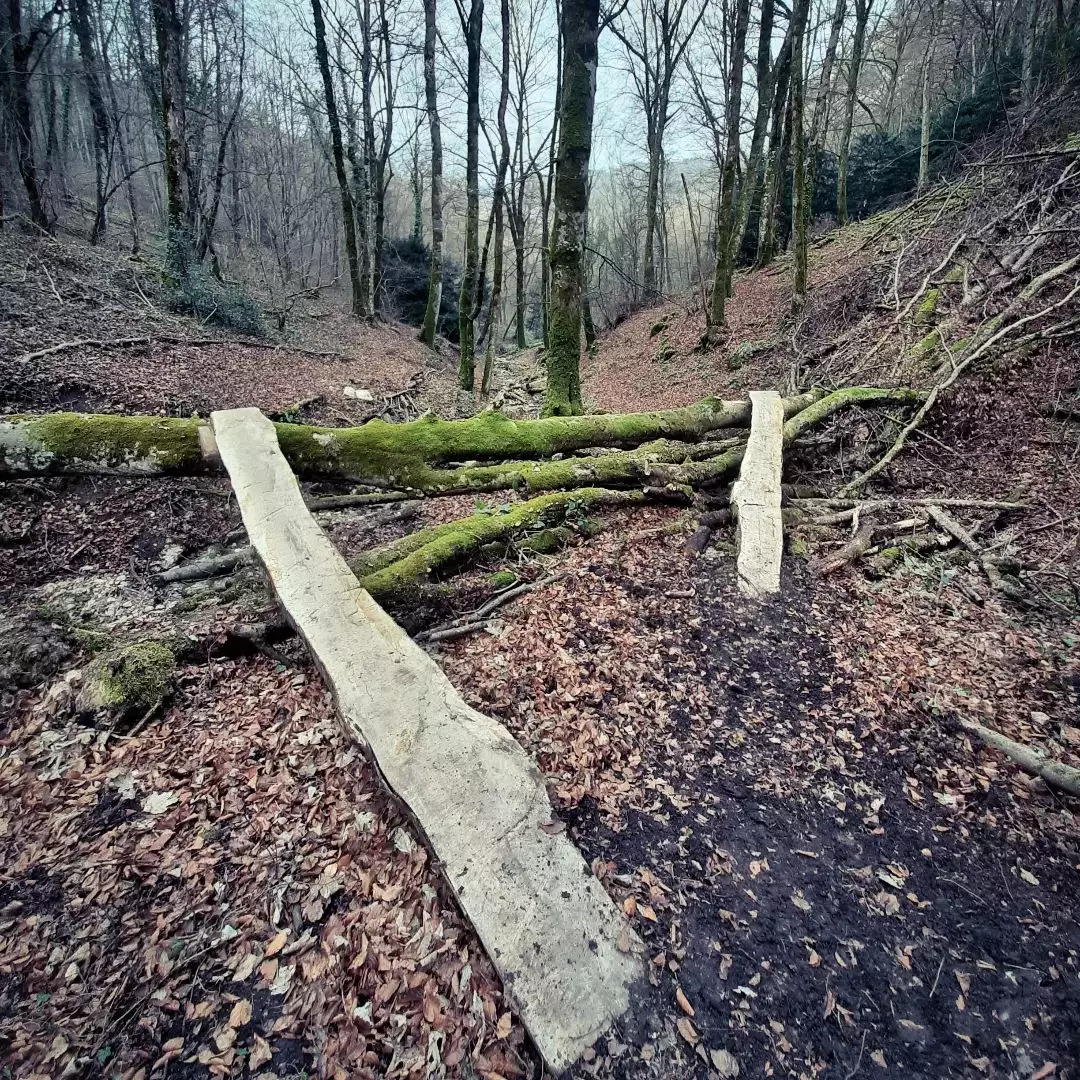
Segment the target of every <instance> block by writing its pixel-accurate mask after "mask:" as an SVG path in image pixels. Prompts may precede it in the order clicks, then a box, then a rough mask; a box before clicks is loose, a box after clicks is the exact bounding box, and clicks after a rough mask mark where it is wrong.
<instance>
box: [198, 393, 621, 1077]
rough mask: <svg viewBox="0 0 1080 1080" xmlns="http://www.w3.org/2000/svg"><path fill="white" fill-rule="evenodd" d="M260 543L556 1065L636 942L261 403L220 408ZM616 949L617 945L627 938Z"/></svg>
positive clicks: (217, 418)
mask: <svg viewBox="0 0 1080 1080" xmlns="http://www.w3.org/2000/svg"><path fill="white" fill-rule="evenodd" d="M211 422H212V424H213V428H214V435H215V438H216V442H217V448H218V452H219V453H220V455H221V460H222V462H223V463H224V465H225V468H226V469H227V470H228V473H229V476H230V477H231V479H232V483H233V487H234V488H235V491H236V497H237V500H238V502H239V505H240V512H241V514H242V515H243V520H244V526H245V528H246V529H247V532H248V535H249V537H250V539H251V543H252V545H253V547H254V549H255V551H256V553H257V554H258V556H259V558H260V559H261V560H262V562H263V564H264V565H265V567H266V570H267V572H268V574H269V576H270V580H271V582H272V584H273V587H274V590H275V591H276V593H277V595H278V599H279V600H280V601H281V604H282V607H283V608H284V609H285V611H286V612H287V613H288V616H289V618H290V619H291V620H292V622H293V624H294V625H295V626H296V628H297V630H298V631H299V633H300V634H301V635H302V636H303V638H304V640H305V641H306V642H307V644H308V646H309V648H310V649H311V652H312V654H313V655H314V656H315V658H316V660H317V662H318V664H319V666H320V668H321V669H322V672H323V675H324V676H325V678H326V681H327V683H328V684H329V686H330V688H331V689H332V691H333V693H334V695H335V698H336V700H337V706H338V710H339V712H340V715H341V717H342V719H343V721H344V723H345V726H346V727H347V729H348V730H349V732H350V733H351V734H352V735H353V736H354V737H355V738H356V739H357V740H358V741H359V742H360V743H361V744H363V745H364V746H365V747H366V748H367V750H368V752H369V753H370V755H371V756H372V757H373V758H374V760H375V762H376V763H377V765H378V767H379V770H380V771H381V773H382V776H383V777H384V779H385V781H386V783H387V785H388V787H389V788H390V790H391V791H392V792H393V793H394V794H396V795H397V797H398V798H399V799H400V800H401V801H402V802H403V803H404V804H405V805H406V806H407V808H408V809H409V811H410V812H411V813H412V815H413V818H414V820H415V821H416V823H417V824H418V826H419V827H420V829H421V830H422V831H423V833H424V834H425V835H426V837H427V840H428V843H429V844H430V846H431V848H432V849H433V851H434V853H435V855H436V857H437V858H438V859H439V860H441V863H442V869H443V872H444V873H445V875H446V877H447V879H448V880H449V882H450V884H451V886H452V887H453V889H454V892H455V893H456V894H457V897H458V900H459V902H460V904H461V907H462V909H463V911H464V912H465V914H466V916H467V917H468V918H469V920H470V921H471V922H472V924H473V926H474V927H475V928H476V931H477V933H478V935H479V936H480V940H481V941H482V942H483V944H484V947H485V949H486V950H487V952H488V955H489V956H490V957H491V958H492V960H493V962H494V964H495V966H496V968H497V969H498V971H499V973H500V975H501V976H502V978H503V983H504V986H505V988H506V992H507V994H508V995H509V998H510V1000H511V1002H512V1003H513V1004H514V1006H515V1009H516V1011H517V1013H518V1015H519V1016H520V1017H521V1019H522V1022H523V1023H524V1024H525V1027H526V1028H527V1029H528V1031H529V1033H530V1034H531V1036H532V1038H533V1040H534V1042H535V1043H536V1046H537V1048H538V1049H539V1051H540V1053H541V1054H542V1056H543V1057H544V1060H545V1061H546V1062H547V1064H548V1066H549V1067H550V1068H551V1069H553V1070H555V1071H556V1072H559V1071H561V1070H563V1069H564V1068H566V1067H567V1066H568V1065H570V1064H571V1063H573V1062H574V1061H576V1060H577V1059H578V1057H579V1056H580V1055H581V1053H582V1052H583V1051H584V1050H585V1049H586V1048H587V1047H588V1046H590V1045H591V1044H592V1043H593V1042H594V1041H595V1039H596V1038H597V1037H598V1036H599V1035H601V1034H602V1033H603V1032H604V1031H605V1030H606V1029H607V1028H608V1027H609V1026H610V1024H611V1023H612V1021H613V1020H614V1019H616V1018H617V1017H618V1016H620V1015H621V1014H622V1013H623V1012H624V1011H625V1010H626V1009H627V1007H628V1004H629V999H630V987H631V984H632V982H633V981H634V980H635V978H637V977H638V975H639V974H640V973H641V966H642V965H641V961H640V959H639V958H638V956H637V955H635V954H637V953H638V951H639V949H640V943H639V942H638V941H637V939H636V937H635V936H634V935H633V933H632V932H631V931H630V929H629V928H628V927H627V925H626V924H625V921H624V920H623V917H622V915H621V913H620V912H619V911H618V909H617V908H616V907H615V905H614V904H613V903H612V902H611V900H610V898H609V897H608V896H607V894H606V893H605V892H604V889H603V887H602V886H601V885H600V883H599V882H598V881H597V880H596V878H595V877H594V875H593V874H592V873H591V871H590V870H589V867H588V866H587V865H586V863H585V861H584V860H583V859H582V857H581V855H580V853H579V852H578V851H577V849H576V848H575V847H574V846H573V845H572V844H571V843H570V841H569V840H568V839H566V837H565V836H561V835H554V836H552V835H548V833H547V832H545V831H544V826H545V825H549V823H550V822H551V821H552V809H551V804H550V802H549V800H548V796H547V792H546V790H545V787H544V781H543V777H542V776H541V774H540V771H539V769H537V767H536V765H535V764H534V763H533V761H532V760H531V758H530V757H529V756H528V755H527V754H526V753H525V751H524V750H523V749H522V748H521V747H520V746H519V745H518V743H517V742H516V741H515V740H514V739H513V737H512V736H511V735H510V734H509V732H507V731H506V729H505V728H503V727H502V725H500V724H498V723H497V722H496V721H494V720H492V719H491V718H490V717H487V716H484V715H482V714H481V713H479V712H477V711H476V710H475V709H471V708H470V707H469V706H468V705H466V704H465V702H464V701H463V700H462V698H461V696H460V695H459V694H458V692H457V691H456V690H455V689H454V687H453V686H452V685H451V684H450V682H449V680H448V679H447V678H446V676H445V675H443V673H442V671H441V670H440V669H439V667H438V666H437V665H436V664H435V663H434V661H432V660H431V658H430V657H429V656H428V655H427V654H426V653H425V652H424V651H423V650H422V649H421V648H420V647H419V646H417V645H416V644H414V642H413V641H412V640H411V639H410V638H409V637H408V636H407V635H406V634H405V633H404V631H403V630H402V629H401V628H400V627H399V626H398V625H397V624H396V623H395V622H394V621H393V620H392V619H391V618H390V617H389V616H388V615H387V614H386V613H385V612H384V611H383V610H382V608H380V607H379V605H378V604H376V603H375V601H374V600H372V599H371V597H370V596H369V595H368V594H367V593H366V592H365V591H364V590H363V589H362V588H361V587H360V585H359V584H358V582H357V580H356V578H355V577H354V576H353V574H352V573H351V572H350V570H349V568H348V566H347V565H346V563H345V560H344V559H343V558H342V556H341V555H340V553H339V552H338V551H337V549H336V548H335V547H334V545H333V544H332V543H331V542H330V540H329V539H328V538H327V536H326V534H325V533H323V531H322V530H321V529H320V528H319V526H318V525H317V523H316V522H315V519H314V518H313V517H312V516H311V514H310V513H309V512H308V510H307V508H306V507H305V506H304V501H303V498H302V496H301V493H300V490H299V486H298V484H297V482H296V477H295V476H294V475H293V472H292V470H291V469H290V468H289V465H288V463H287V462H286V460H285V458H284V456H283V455H282V454H281V451H280V449H279V448H278V444H277V436H276V434H275V431H274V428H273V425H272V424H271V423H270V422H269V421H268V420H267V419H266V418H265V417H264V416H263V415H262V414H261V413H260V412H259V411H258V410H257V409H236V410H231V411H228V412H216V413H214V414H213V415H212V417H211ZM620 946H621V948H620Z"/></svg>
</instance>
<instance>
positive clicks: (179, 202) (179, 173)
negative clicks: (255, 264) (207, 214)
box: [150, 0, 194, 273]
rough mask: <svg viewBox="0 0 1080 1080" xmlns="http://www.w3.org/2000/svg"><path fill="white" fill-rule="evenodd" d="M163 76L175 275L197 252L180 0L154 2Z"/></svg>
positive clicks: (167, 189)
mask: <svg viewBox="0 0 1080 1080" xmlns="http://www.w3.org/2000/svg"><path fill="white" fill-rule="evenodd" d="M150 10H151V12H152V14H153V19H154V36H155V39H156V41H157V53H158V72H159V76H160V86H159V93H160V98H159V102H160V107H161V127H162V137H163V142H164V148H165V152H164V159H165V160H164V170H165V200H166V217H167V221H168V228H169V259H170V262H171V263H172V269H173V271H174V272H178V273H180V272H183V270H184V269H186V267H187V264H188V261H189V260H190V258H191V256H192V254H193V251H192V248H193V244H194V236H193V233H192V228H191V224H192V212H191V192H190V191H188V188H187V181H188V164H189V163H188V144H187V116H186V114H187V108H186V103H185V97H186V94H185V83H184V49H183V39H184V24H183V21H182V20H181V18H180V12H179V10H178V9H177V6H176V0H151V2H150Z"/></svg>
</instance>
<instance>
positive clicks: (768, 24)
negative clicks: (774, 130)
mask: <svg viewBox="0 0 1080 1080" xmlns="http://www.w3.org/2000/svg"><path fill="white" fill-rule="evenodd" d="M774 11H775V7H774V3H773V0H762V5H761V27H760V29H761V32H760V34H759V35H758V51H757V62H756V65H755V68H756V73H757V75H756V81H757V91H756V92H757V113H756V115H755V117H754V134H753V137H752V138H751V140H750V156H749V158H748V159H747V164H746V174H745V176H744V177H743V182H742V186H741V187H740V189H739V206H738V211H737V213H736V216H735V218H736V219H735V235H734V237H733V241H732V253H733V255H732V258H733V259H734V258H736V257H737V256H738V253H739V249H740V248H741V247H742V244H743V239H744V238H745V236H746V227H747V223H748V222H749V220H750V207H751V205H752V204H753V201H754V196H755V195H756V194H757V189H758V173H759V172H760V170H761V153H762V150H763V149H764V148H765V136H766V134H767V132H768V127H769V112H770V110H771V108H772V99H773V70H772V62H771V53H772V32H773V15H774ZM790 56H791V34H790V32H789V33H788V34H787V35H786V36H785V38H784V44H783V45H782V46H781V49H780V56H779V57H778V58H777V61H776V62H777V66H778V67H779V66H781V65H783V64H786V63H787V62H788V60H787V58H788V57H790ZM695 243H696V241H695Z"/></svg>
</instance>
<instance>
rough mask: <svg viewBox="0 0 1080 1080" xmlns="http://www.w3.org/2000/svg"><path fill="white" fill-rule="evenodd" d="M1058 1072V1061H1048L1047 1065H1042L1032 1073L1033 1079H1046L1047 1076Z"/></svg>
mask: <svg viewBox="0 0 1080 1080" xmlns="http://www.w3.org/2000/svg"><path fill="white" fill-rule="evenodd" d="M1056 1072H1057V1062H1056V1061H1048V1062H1047V1063H1046V1064H1045V1065H1040V1066H1039V1068H1037V1069H1036V1070H1035V1071H1034V1072H1033V1073H1032V1074H1031V1080H1046V1077H1048V1076H1053V1075H1054V1073H1056Z"/></svg>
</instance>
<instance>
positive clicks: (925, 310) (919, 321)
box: [915, 289, 941, 326]
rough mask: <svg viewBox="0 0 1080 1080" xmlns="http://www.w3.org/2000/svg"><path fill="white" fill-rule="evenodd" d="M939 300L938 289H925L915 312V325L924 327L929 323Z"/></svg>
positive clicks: (939, 291) (939, 292)
mask: <svg viewBox="0 0 1080 1080" xmlns="http://www.w3.org/2000/svg"><path fill="white" fill-rule="evenodd" d="M940 300H941V290H940V289H927V291H926V296H924V297H923V301H922V303H921V304H920V305H919V306H918V308H916V310H915V325H916V326H925V325H926V324H927V323H928V322H931V321H932V320H933V318H934V315H935V314H936V313H937V308H938V303H939V301H940Z"/></svg>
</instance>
